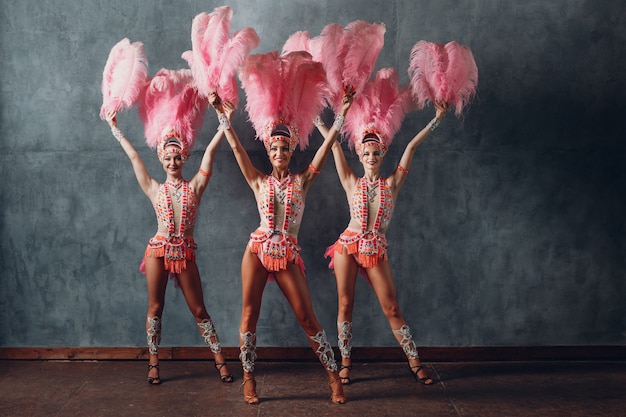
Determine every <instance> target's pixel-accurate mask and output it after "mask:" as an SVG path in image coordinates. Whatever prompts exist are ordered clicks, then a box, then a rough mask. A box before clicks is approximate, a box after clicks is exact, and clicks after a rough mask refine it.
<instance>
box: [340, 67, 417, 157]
mask: <svg viewBox="0 0 626 417" xmlns="http://www.w3.org/2000/svg"><path fill="white" fill-rule="evenodd" d="M410 108H411V92H410V90H409V88H408V86H400V81H399V76H398V73H397V72H396V71H395V70H394V69H393V68H383V69H380V70H379V71H378V72H377V73H376V76H375V77H374V79H373V80H369V81H368V82H367V84H366V85H365V86H364V88H363V92H362V93H361V95H360V96H359V97H356V98H355V101H354V104H353V105H352V108H351V109H350V112H349V113H348V116H347V117H346V124H345V129H346V132H347V133H348V135H349V142H350V146H351V147H352V148H354V149H356V150H357V152H358V153H360V145H361V142H362V140H363V138H364V137H365V135H367V134H375V135H376V136H377V137H378V138H379V143H380V145H381V151H383V153H386V151H387V148H388V147H389V146H390V145H391V142H392V141H393V137H394V136H395V134H396V133H398V131H399V130H400V127H401V126H402V122H403V120H404V116H405V115H406V113H407V112H408V111H409V110H410Z"/></svg>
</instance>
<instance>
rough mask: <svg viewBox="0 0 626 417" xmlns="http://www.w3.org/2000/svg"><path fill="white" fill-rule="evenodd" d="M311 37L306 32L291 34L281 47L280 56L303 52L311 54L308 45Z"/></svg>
mask: <svg viewBox="0 0 626 417" xmlns="http://www.w3.org/2000/svg"><path fill="white" fill-rule="evenodd" d="M310 41H311V36H310V35H309V32H307V31H306V30H301V31H299V32H295V33H294V34H292V35H291V36H290V37H289V38H287V40H286V41H285V44H284V45H283V50H282V51H281V53H280V54H281V55H287V54H288V53H290V52H297V51H305V52H308V53H311V50H310V45H309V43H310Z"/></svg>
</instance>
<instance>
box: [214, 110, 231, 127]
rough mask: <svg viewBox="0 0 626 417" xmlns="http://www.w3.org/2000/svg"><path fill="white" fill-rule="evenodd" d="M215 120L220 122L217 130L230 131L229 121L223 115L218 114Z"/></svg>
mask: <svg viewBox="0 0 626 417" xmlns="http://www.w3.org/2000/svg"><path fill="white" fill-rule="evenodd" d="M217 120H218V121H219V122H220V126H219V128H218V130H219V129H223V130H228V129H230V120H228V117H227V116H226V115H225V114H224V113H220V114H218V115H217Z"/></svg>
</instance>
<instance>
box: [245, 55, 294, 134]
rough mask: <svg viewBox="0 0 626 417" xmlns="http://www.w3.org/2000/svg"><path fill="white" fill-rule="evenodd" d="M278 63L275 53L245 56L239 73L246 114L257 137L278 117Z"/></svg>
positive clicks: (280, 100) (280, 90)
mask: <svg viewBox="0 0 626 417" xmlns="http://www.w3.org/2000/svg"><path fill="white" fill-rule="evenodd" d="M281 67H282V62H281V59H280V56H279V55H278V51H273V52H268V53H266V54H253V55H249V56H248V57H247V58H246V59H245V60H244V62H243V64H242V66H241V69H240V71H239V79H240V80H241V87H242V88H243V90H244V91H245V93H246V111H247V112H248V117H249V119H250V121H251V122H252V125H253V126H254V130H255V131H256V133H257V136H258V137H259V138H260V139H262V137H263V128H264V126H265V125H266V124H267V123H271V122H272V120H273V119H274V118H276V117H278V116H279V115H278V113H279V112H280V110H281V108H282V104H283V99H284V91H283V90H284V83H283V80H282V70H281Z"/></svg>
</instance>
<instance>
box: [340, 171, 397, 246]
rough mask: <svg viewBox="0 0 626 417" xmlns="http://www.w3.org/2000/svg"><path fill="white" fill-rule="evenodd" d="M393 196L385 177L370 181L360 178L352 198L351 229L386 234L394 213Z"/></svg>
mask: <svg viewBox="0 0 626 417" xmlns="http://www.w3.org/2000/svg"><path fill="white" fill-rule="evenodd" d="M393 206H394V204H393V196H392V195H391V189H390V188H389V186H388V185H387V181H385V179H383V178H379V179H378V180H376V181H374V182H373V183H370V182H369V181H368V180H367V179H366V178H359V179H358V180H357V183H356V186H355V187H354V193H353V194H352V199H351V200H350V224H349V226H348V227H349V228H350V229H356V230H359V231H360V232H361V233H368V232H375V233H378V234H381V235H384V234H385V233H386V232H387V229H388V228H389V223H390V222H391V216H392V214H393Z"/></svg>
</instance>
